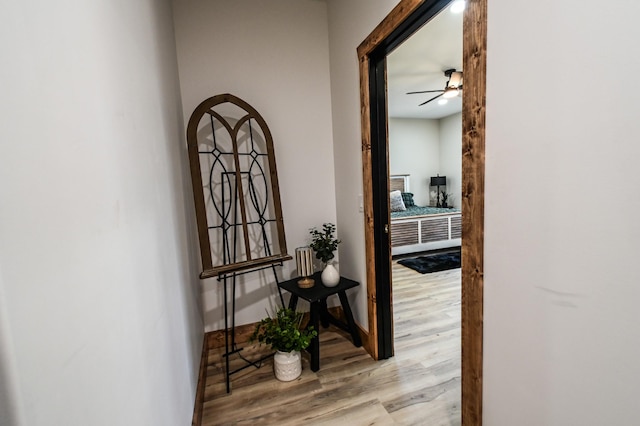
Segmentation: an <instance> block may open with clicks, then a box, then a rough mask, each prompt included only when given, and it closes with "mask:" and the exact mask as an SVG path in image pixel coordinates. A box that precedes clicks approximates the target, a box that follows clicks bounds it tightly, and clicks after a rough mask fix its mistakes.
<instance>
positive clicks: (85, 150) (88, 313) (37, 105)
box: [0, 0, 203, 426]
mask: <svg viewBox="0 0 640 426" xmlns="http://www.w3.org/2000/svg"><path fill="white" fill-rule="evenodd" d="M0 17H1V18H0V20H1V25H0V51H2V52H3V66H2V67H0V81H2V82H3V83H2V99H3V102H2V103H1V104H0V117H1V120H2V123H3V124H2V126H1V127H0V140H2V143H1V144H0V200H2V202H0V236H1V237H0V265H1V270H2V277H1V282H0V285H1V286H2V287H3V291H0V292H1V293H3V297H2V296H0V299H3V300H0V306H1V308H2V310H3V315H2V317H1V318H0V320H1V321H2V322H3V324H2V325H1V326H0V330H3V331H2V333H1V334H0V337H1V338H2V340H3V341H2V342H1V343H0V344H1V345H2V348H3V352H4V351H6V350H7V348H9V350H11V351H12V352H13V353H12V354H9V355H8V356H7V355H6V354H3V355H2V358H3V361H0V362H1V363H3V364H4V365H5V368H7V366H8V369H9V370H11V372H12V376H13V378H12V382H13V385H12V384H9V386H7V383H5V382H4V380H3V381H2V383H0V388H2V390H0V394H2V393H3V392H4V391H6V390H7V388H9V392H10V393H12V396H11V398H10V399H11V401H13V402H11V404H14V407H15V409H14V410H13V414H11V415H8V416H7V417H5V413H3V414H2V424H3V426H5V424H7V423H9V424H11V423H13V424H19V422H20V419H23V420H24V422H22V424H25V425H86V424H95V425H125V424H139V425H143V424H145V425H151V424H153V425H172V426H173V425H178V424H188V423H189V422H190V419H191V416H192V413H193V402H194V396H195V386H196V380H197V372H198V367H199V365H198V364H199V359H200V353H201V352H200V349H201V345H202V335H203V326H202V320H201V312H200V302H199V300H200V295H199V292H198V288H197V286H198V285H199V283H198V281H197V279H196V274H195V267H194V265H193V264H194V260H195V259H196V258H195V253H194V252H193V250H192V247H194V244H195V243H194V242H193V241H190V238H189V235H191V234H192V230H191V229H190V220H187V219H186V217H185V216H189V219H190V217H191V214H192V213H191V211H190V210H191V209H189V208H188V206H189V205H190V204H189V203H190V201H191V199H190V196H189V193H188V192H186V193H185V191H184V188H185V186H184V184H185V176H186V162H185V158H186V157H185V149H184V148H183V145H184V142H183V137H182V134H183V128H182V112H181V107H180V98H179V87H178V79H177V67H176V55H175V44H174V39H173V28H172V21H171V9H170V7H169V3H168V2H166V1H165V2H162V1H151V0H147V1H138V2H116V1H108V0H94V1H91V2H71V1H63V2H48V1H35V0H34V1H29V2H13V3H9V2H3V4H2V6H0ZM187 188H188V187H187ZM186 206H187V207H186ZM0 290H1V289H0ZM5 309H6V310H5ZM14 366H15V368H14ZM2 368H3V367H0V369H2ZM3 399H5V398H3ZM6 405H9V404H6V403H5V402H3V406H2V409H3V410H4V409H5V406H6ZM10 416H13V417H14V419H13V420H7V419H8V418H9V417H10Z"/></svg>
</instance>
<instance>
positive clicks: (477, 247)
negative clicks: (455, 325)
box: [358, 0, 487, 425]
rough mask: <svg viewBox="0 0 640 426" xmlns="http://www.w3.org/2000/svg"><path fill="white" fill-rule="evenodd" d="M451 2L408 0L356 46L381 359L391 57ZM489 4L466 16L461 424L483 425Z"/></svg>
mask: <svg viewBox="0 0 640 426" xmlns="http://www.w3.org/2000/svg"><path fill="white" fill-rule="evenodd" d="M449 2H450V1H449V0H422V1H418V0H402V1H401V2H400V3H399V4H398V5H397V6H396V7H395V8H394V9H393V10H392V11H391V12H390V14H389V15H388V16H387V17H386V18H385V19H384V20H383V21H382V22H381V23H380V24H379V25H378V27H376V29H375V30H374V31H373V32H372V33H371V34H370V35H369V36H368V37H367V38H366V39H365V41H364V42H363V43H362V44H361V45H360V46H359V47H358V58H359V63H360V83H361V84H360V86H361V111H362V117H361V123H362V155H363V157H362V161H363V186H364V188H363V197H364V210H365V238H366V256H367V294H368V298H367V300H368V316H369V347H370V349H371V353H372V355H373V357H374V358H376V359H384V358H388V357H390V356H392V355H393V327H392V315H391V314H392V312H391V292H390V280H391V274H390V260H391V256H390V241H389V221H390V220H389V208H388V191H389V180H388V128H387V118H386V117H387V111H386V107H387V105H386V90H385V89H386V87H385V78H386V61H385V58H386V55H387V54H388V53H389V52H391V51H392V50H393V49H394V48H395V47H397V46H398V45H399V44H400V43H402V42H403V41H404V40H405V39H406V38H408V37H409V36H410V35H411V34H413V33H414V32H415V31H416V30H417V29H418V28H420V27H421V26H422V25H424V24H425V23H426V22H428V21H429V20H430V19H432V18H433V17H434V16H435V15H436V14H437V13H438V12H439V11H440V10H442V9H443V8H444V7H446V6H447V5H448V3H449ZM486 6H487V4H486V0H468V1H467V7H466V10H465V12H464V18H463V19H464V34H463V39H464V48H463V68H464V70H465V80H464V82H465V87H464V93H463V120H462V121H463V122H462V129H463V142H462V196H461V207H462V216H463V218H462V236H463V237H462V302H461V310H462V322H461V326H462V422H463V424H473V425H479V424H481V423H482V294H483V256H484V252H483V239H484V144H485V140H484V129H485V75H486Z"/></svg>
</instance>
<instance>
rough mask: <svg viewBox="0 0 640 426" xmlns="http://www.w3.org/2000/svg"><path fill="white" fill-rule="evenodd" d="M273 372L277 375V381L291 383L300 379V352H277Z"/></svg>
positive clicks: (274, 357)
mask: <svg viewBox="0 0 640 426" xmlns="http://www.w3.org/2000/svg"><path fill="white" fill-rule="evenodd" d="M273 372H274V373H275V374H276V379H278V380H280V381H283V382H290V381H291V380H295V379H297V378H298V377H300V374H302V357H301V356H300V352H298V351H292V352H281V351H277V352H276V353H275V355H274V356H273Z"/></svg>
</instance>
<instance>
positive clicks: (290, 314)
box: [250, 308, 318, 382]
mask: <svg viewBox="0 0 640 426" xmlns="http://www.w3.org/2000/svg"><path fill="white" fill-rule="evenodd" d="M302 316H303V313H302V312H296V311H294V310H292V309H288V308H281V309H278V311H276V313H275V316H273V317H271V316H267V317H266V318H264V319H263V320H261V321H260V322H259V323H258V324H256V327H255V329H254V331H253V334H252V335H251V337H250V340H251V341H256V340H257V341H258V342H260V343H261V344H266V345H269V346H271V349H273V350H274V351H276V354H275V355H274V357H273V370H274V372H275V375H276V378H277V379H278V380H281V381H283V382H288V381H291V380H294V379H296V378H298V377H299V376H300V374H301V373H302V357H301V356H300V351H301V350H303V349H306V348H307V347H308V346H309V345H310V344H311V339H313V338H314V337H316V336H317V335H318V332H317V331H316V330H314V329H313V327H309V328H306V329H305V328H302V327H301V323H302Z"/></svg>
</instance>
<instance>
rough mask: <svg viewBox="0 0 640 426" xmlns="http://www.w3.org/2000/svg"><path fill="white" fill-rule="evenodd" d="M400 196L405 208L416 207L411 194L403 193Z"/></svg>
mask: <svg viewBox="0 0 640 426" xmlns="http://www.w3.org/2000/svg"><path fill="white" fill-rule="evenodd" d="M400 195H402V201H403V202H404V206H405V207H413V206H415V205H416V203H415V202H414V201H413V193H411V192H403V193H401V194H400Z"/></svg>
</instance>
